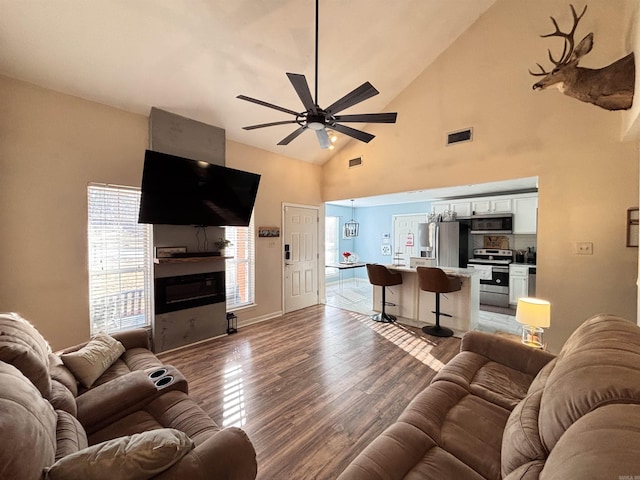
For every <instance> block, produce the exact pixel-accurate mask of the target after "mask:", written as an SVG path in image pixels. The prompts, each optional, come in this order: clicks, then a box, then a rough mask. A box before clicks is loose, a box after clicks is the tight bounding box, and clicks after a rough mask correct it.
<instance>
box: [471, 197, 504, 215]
mask: <svg viewBox="0 0 640 480" xmlns="http://www.w3.org/2000/svg"><path fill="white" fill-rule="evenodd" d="M511 203H512V202H511V198H502V197H496V198H490V197H487V198H478V199H477V200H472V201H471V210H472V211H473V214H474V215H482V214H485V213H511V211H512V210H511V209H512V206H511Z"/></svg>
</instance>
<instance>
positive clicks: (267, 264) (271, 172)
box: [227, 141, 322, 325]
mask: <svg viewBox="0 0 640 480" xmlns="http://www.w3.org/2000/svg"><path fill="white" fill-rule="evenodd" d="M227 166H228V167H231V168H238V169H240V170H247V171H250V172H254V173H259V174H261V175H262V177H261V178H260V188H259V189H258V197H257V198H256V206H255V210H254V215H255V224H256V228H257V227H259V226H265V227H266V226H280V227H281V228H282V225H281V224H282V203H283V202H285V203H298V204H304V205H311V206H318V205H320V203H321V201H322V200H321V186H320V180H321V170H320V167H319V166H317V165H312V164H310V163H306V162H301V161H299V160H294V159H292V158H287V157H283V156H281V155H276V154H274V153H270V152H267V151H265V150H261V149H258V148H254V147H250V146H248V145H244V144H242V143H237V142H230V141H227ZM281 233H282V232H281ZM282 251H283V247H282V236H280V237H279V238H256V306H255V307H252V308H247V309H245V310H240V311H237V312H236V313H237V315H238V323H239V324H240V325H242V324H247V323H251V322H254V321H259V320H264V319H268V318H272V317H275V316H277V315H281V314H282V309H283V306H282V258H283V257H282V255H283V254H282Z"/></svg>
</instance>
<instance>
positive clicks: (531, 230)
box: [513, 195, 538, 234]
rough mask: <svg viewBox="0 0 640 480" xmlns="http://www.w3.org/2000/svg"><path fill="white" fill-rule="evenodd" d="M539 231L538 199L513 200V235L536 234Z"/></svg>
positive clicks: (522, 198) (531, 197) (532, 197)
mask: <svg viewBox="0 0 640 480" xmlns="http://www.w3.org/2000/svg"><path fill="white" fill-rule="evenodd" d="M537 231H538V197H537V195H532V196H530V197H520V198H514V199H513V233H517V234H535V233H537Z"/></svg>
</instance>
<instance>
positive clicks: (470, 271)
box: [385, 265, 479, 278]
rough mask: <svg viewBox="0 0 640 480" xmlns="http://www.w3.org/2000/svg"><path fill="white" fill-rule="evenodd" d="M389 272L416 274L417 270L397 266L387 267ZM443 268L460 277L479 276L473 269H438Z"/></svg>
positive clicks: (446, 271) (449, 273)
mask: <svg viewBox="0 0 640 480" xmlns="http://www.w3.org/2000/svg"><path fill="white" fill-rule="evenodd" d="M385 267H387V268H388V269H389V270H395V271H397V272H407V273H416V269H415V268H413V267H400V266H397V265H385ZM438 268H441V269H442V270H443V271H444V272H445V273H446V274H448V275H454V276H458V277H467V278H470V277H472V276H474V275H479V273H478V271H477V270H475V269H473V268H456V267H438Z"/></svg>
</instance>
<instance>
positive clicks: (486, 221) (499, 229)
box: [471, 213, 513, 235]
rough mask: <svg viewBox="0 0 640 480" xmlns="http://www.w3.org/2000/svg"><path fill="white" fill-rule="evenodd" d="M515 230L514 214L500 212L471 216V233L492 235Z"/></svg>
mask: <svg viewBox="0 0 640 480" xmlns="http://www.w3.org/2000/svg"><path fill="white" fill-rule="evenodd" d="M511 232H513V215H512V214H510V213H499V214H489V215H476V216H473V217H471V233H478V234H485V235H492V234H498V233H511Z"/></svg>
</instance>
